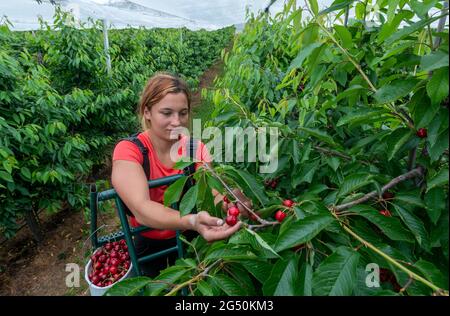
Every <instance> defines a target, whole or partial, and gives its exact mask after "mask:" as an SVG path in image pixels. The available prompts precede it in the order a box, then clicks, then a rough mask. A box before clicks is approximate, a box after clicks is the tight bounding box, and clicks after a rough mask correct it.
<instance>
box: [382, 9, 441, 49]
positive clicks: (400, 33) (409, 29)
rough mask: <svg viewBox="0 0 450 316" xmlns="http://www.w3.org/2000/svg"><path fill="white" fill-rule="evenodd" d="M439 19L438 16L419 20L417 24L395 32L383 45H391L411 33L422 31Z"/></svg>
mask: <svg viewBox="0 0 450 316" xmlns="http://www.w3.org/2000/svg"><path fill="white" fill-rule="evenodd" d="M440 18H441V17H440V16H435V17H433V18H429V19H425V20H420V21H419V22H416V23H413V24H411V25H410V26H406V27H404V28H402V29H400V30H398V31H397V32H395V33H394V34H392V35H391V36H389V37H388V38H387V39H386V41H385V43H386V45H391V44H392V43H394V42H396V41H398V40H401V39H403V38H405V37H407V36H408V35H410V34H411V33H414V32H416V31H419V30H422V29H423V28H424V27H425V26H426V25H428V24H431V23H433V22H434V21H436V20H438V19H440Z"/></svg>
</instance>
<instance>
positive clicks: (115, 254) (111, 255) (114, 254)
mask: <svg viewBox="0 0 450 316" xmlns="http://www.w3.org/2000/svg"><path fill="white" fill-rule="evenodd" d="M109 256H110V257H111V258H117V257H118V256H119V254H118V253H117V252H116V251H114V250H113V251H111V253H110V254H109Z"/></svg>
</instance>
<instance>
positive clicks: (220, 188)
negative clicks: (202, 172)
mask: <svg viewBox="0 0 450 316" xmlns="http://www.w3.org/2000/svg"><path fill="white" fill-rule="evenodd" d="M206 182H207V183H208V185H209V186H210V187H211V188H212V189H216V190H217V191H218V192H223V185H222V183H220V181H219V180H217V179H216V178H215V177H213V176H211V175H210V174H207V175H206Z"/></svg>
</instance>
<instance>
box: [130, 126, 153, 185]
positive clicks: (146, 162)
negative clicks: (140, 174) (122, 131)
mask: <svg viewBox="0 0 450 316" xmlns="http://www.w3.org/2000/svg"><path fill="white" fill-rule="evenodd" d="M137 135H139V133H136V134H134V135H131V136H130V137H127V138H124V139H123V140H127V141H129V142H132V143H133V144H135V145H136V146H137V147H138V148H139V151H140V152H141V154H142V158H143V162H142V167H143V168H144V172H145V176H146V177H147V180H150V161H149V160H148V148H147V147H145V146H144V144H142V142H141V141H140V140H139V138H137Z"/></svg>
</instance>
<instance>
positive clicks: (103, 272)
mask: <svg viewBox="0 0 450 316" xmlns="http://www.w3.org/2000/svg"><path fill="white" fill-rule="evenodd" d="M91 262H92V269H91V271H90V272H89V280H90V281H91V282H92V283H93V284H95V285H96V286H99V287H105V286H109V285H111V284H113V283H115V282H117V281H118V280H120V279H121V278H122V277H123V276H124V275H125V274H126V273H127V271H128V269H129V268H130V255H129V253H128V246H127V244H126V242H125V240H123V239H122V240H120V241H114V242H111V243H107V244H105V245H104V246H102V247H101V248H99V249H97V251H96V252H95V253H94V254H93V255H92V256H91Z"/></svg>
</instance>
